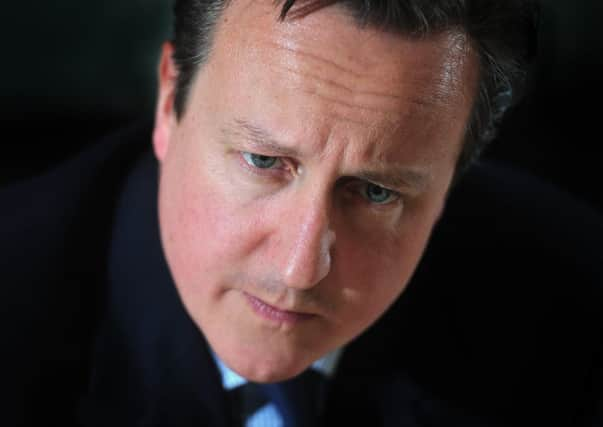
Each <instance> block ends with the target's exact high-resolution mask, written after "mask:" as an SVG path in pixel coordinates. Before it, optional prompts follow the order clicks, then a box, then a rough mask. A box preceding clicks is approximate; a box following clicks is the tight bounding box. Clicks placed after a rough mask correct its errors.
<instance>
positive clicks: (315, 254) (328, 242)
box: [281, 199, 335, 290]
mask: <svg viewBox="0 0 603 427" xmlns="http://www.w3.org/2000/svg"><path fill="white" fill-rule="evenodd" d="M297 206H298V209H297V210H296V212H295V214H291V215H288V218H283V223H285V224H286V225H285V226H284V227H282V228H281V232H283V233H284V235H281V239H282V240H281V241H282V242H285V245H284V249H285V252H284V253H283V255H284V256H285V259H284V270H283V271H282V280H283V281H284V284H285V285H286V286H287V287H289V288H296V289H300V290H301V289H309V288H311V287H313V286H315V285H316V284H318V283H319V282H320V281H321V280H322V279H324V277H325V276H326V275H327V274H328V273H329V271H330V269H331V248H332V246H333V244H334V243H335V232H334V231H333V230H331V228H330V224H329V208H328V203H326V202H321V201H319V200H316V199H314V200H312V201H309V202H308V203H304V204H303V205H302V206H300V205H297Z"/></svg>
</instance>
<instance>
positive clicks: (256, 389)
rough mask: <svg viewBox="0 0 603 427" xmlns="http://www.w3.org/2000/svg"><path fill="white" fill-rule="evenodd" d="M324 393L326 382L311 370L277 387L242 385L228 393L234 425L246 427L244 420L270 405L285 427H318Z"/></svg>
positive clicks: (321, 376) (253, 384) (269, 385)
mask: <svg viewBox="0 0 603 427" xmlns="http://www.w3.org/2000/svg"><path fill="white" fill-rule="evenodd" d="M325 389H326V378H325V377H324V375H322V374H321V373H319V372H317V371H315V370H313V369H308V370H307V371H305V372H304V373H302V374H301V375H298V376H297V377H294V378H292V379H290V380H287V381H282V382H278V383H271V384H256V383H246V384H243V385H242V386H240V387H238V388H236V389H234V390H231V392H230V393H229V395H230V398H231V404H232V405H233V408H232V409H233V411H235V413H236V415H235V424H237V425H245V420H246V419H247V418H248V417H250V416H251V415H253V414H254V412H256V411H257V410H258V409H259V408H260V407H262V406H263V405H265V404H267V403H272V404H274V406H275V407H276V409H277V410H278V412H279V414H280V416H281V418H282V420H283V425H284V426H285V427H317V426H319V425H320V415H321V413H322V406H323V402H324V397H325V396H324V394H325Z"/></svg>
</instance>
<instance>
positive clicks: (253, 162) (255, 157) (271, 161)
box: [242, 152, 282, 169]
mask: <svg viewBox="0 0 603 427" xmlns="http://www.w3.org/2000/svg"><path fill="white" fill-rule="evenodd" d="M242 155H243V159H245V162H247V164H248V165H249V166H252V167H254V168H258V169H272V168H274V166H280V165H281V163H282V161H281V159H280V158H278V157H273V156H263V155H261V154H254V153H247V152H243V153H242Z"/></svg>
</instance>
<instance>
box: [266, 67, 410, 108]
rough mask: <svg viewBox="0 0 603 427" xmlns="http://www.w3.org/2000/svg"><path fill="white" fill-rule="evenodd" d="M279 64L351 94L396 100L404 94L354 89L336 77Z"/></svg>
mask: <svg viewBox="0 0 603 427" xmlns="http://www.w3.org/2000/svg"><path fill="white" fill-rule="evenodd" d="M278 66H279V67H280V68H282V69H284V70H286V71H288V72H291V73H293V74H297V75H299V76H301V77H311V78H313V79H316V80H320V81H321V82H324V83H326V84H327V85H329V86H334V87H336V88H337V89H341V90H343V91H345V92H348V93H349V94H353V95H356V96H358V95H364V96H374V97H382V98H392V99H393V100H396V101H397V100H400V99H402V96H400V95H395V94H392V93H387V92H378V91H374V90H357V89H352V88H351V87H349V86H347V85H345V84H343V83H340V82H338V81H336V80H335V79H328V78H324V77H322V76H320V75H318V74H316V73H312V72H308V71H301V70H298V69H296V68H294V67H291V66H287V65H282V64H279V65H278Z"/></svg>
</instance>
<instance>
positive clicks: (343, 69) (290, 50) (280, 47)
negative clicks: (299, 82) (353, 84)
mask: <svg viewBox="0 0 603 427" xmlns="http://www.w3.org/2000/svg"><path fill="white" fill-rule="evenodd" d="M266 43H268V44H269V45H271V46H273V47H275V48H276V49H278V50H284V51H286V52H288V53H289V54H293V55H301V56H304V57H307V58H309V59H311V60H314V61H318V62H320V63H322V64H323V65H328V66H331V67H334V68H335V69H336V70H337V71H340V72H342V73H345V74H349V75H351V76H352V77H355V78H362V77H364V74H362V73H359V72H356V71H353V70H352V69H350V68H349V67H344V66H343V65H340V64H338V63H337V62H335V61H334V60H332V59H328V58H324V57H322V56H320V55H318V54H315V53H311V52H309V51H306V50H304V49H302V48H301V47H296V48H293V47H291V46H290V45H291V44H292V43H291V42H289V43H282V42H276V41H272V40H267V41H266Z"/></svg>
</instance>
